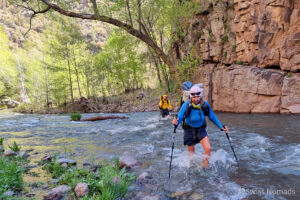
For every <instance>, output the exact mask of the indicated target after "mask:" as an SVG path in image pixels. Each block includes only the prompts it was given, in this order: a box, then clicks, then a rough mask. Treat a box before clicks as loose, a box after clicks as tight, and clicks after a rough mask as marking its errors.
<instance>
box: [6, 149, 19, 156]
mask: <svg viewBox="0 0 300 200" xmlns="http://www.w3.org/2000/svg"><path fill="white" fill-rule="evenodd" d="M16 155H17V153H16V152H14V151H12V150H6V151H5V152H4V156H16Z"/></svg>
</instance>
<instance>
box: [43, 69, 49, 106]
mask: <svg viewBox="0 0 300 200" xmlns="http://www.w3.org/2000/svg"><path fill="white" fill-rule="evenodd" d="M47 70H48V69H47V65H46V64H44V75H45V87H46V91H45V92H46V105H47V108H48V110H49V87H48V73H47Z"/></svg>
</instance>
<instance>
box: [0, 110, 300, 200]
mask: <svg viewBox="0 0 300 200" xmlns="http://www.w3.org/2000/svg"><path fill="white" fill-rule="evenodd" d="M96 115H97V114H84V115H83V118H87V117H93V116H96ZM102 115H106V114H102ZM124 115H126V116H127V117H129V119H126V120H105V121H96V122H70V121H69V116H67V115H43V116H42V115H17V114H14V113H11V112H5V113H3V112H0V118H1V120H0V137H4V138H5V146H7V145H10V144H12V143H13V141H16V142H17V143H18V144H20V145H21V147H22V150H28V149H33V151H32V152H31V158H32V159H33V160H39V159H40V158H41V157H42V156H44V155H45V154H46V153H54V152H56V151H60V152H62V153H65V154H66V155H72V158H73V159H75V160H76V161H77V162H78V163H79V165H80V164H82V163H84V162H89V161H91V160H93V159H103V158H106V159H109V160H113V159H114V158H115V157H116V156H120V155H122V153H123V152H125V151H129V152H131V153H133V154H134V155H135V156H136V157H137V159H138V160H139V161H140V162H141V163H143V164H142V166H141V167H140V168H137V169H135V171H136V172H137V174H140V173H141V172H143V171H148V172H149V173H150V174H151V175H152V177H153V178H152V179H151V184H152V185H156V186H158V189H157V188H156V189H154V187H152V188H151V187H148V188H144V187H143V188H142V187H141V186H140V185H139V184H138V183H136V184H134V188H135V189H133V191H132V196H134V194H135V193H137V192H138V191H146V192H150V193H151V192H152V193H155V194H159V195H160V197H161V199H172V197H171V196H172V194H174V193H175V194H178V193H180V191H183V193H184V192H185V193H188V194H193V195H194V196H197V194H198V195H200V196H202V197H203V199H230V200H232V199H242V198H249V199H297V198H299V197H300V186H299V178H300V167H299V166H300V135H299V128H298V127H297V125H298V124H297V123H299V121H300V116H295V115H291V116H283V115H263V114H255V115H249V114H226V113H219V114H218V116H219V118H220V120H221V121H222V122H223V123H224V124H226V125H227V126H228V127H229V129H230V133H229V134H230V136H231V138H232V144H233V145H234V148H235V151H236V154H237V157H238V158H239V160H240V165H239V166H237V165H236V163H235V159H234V157H233V154H232V152H231V149H230V146H229V144H228V141H227V138H226V136H225V134H224V133H222V132H220V131H219V130H218V129H217V128H216V127H215V126H214V125H212V124H211V123H208V130H207V131H208V134H209V137H210V141H211V145H212V153H211V158H210V166H209V168H208V169H206V170H202V169H201V161H202V153H203V149H202V147H201V146H200V145H197V146H196V155H195V156H194V158H193V159H192V161H190V160H189V159H188V157H187V155H188V154H187V150H186V147H184V146H183V138H182V137H183V130H182V129H181V128H179V129H178V130H177V133H176V137H175V139H176V140H175V148H174V154H173V163H172V178H171V180H170V181H169V180H168V171H169V168H168V167H169V161H170V154H171V145H172V134H173V126H172V125H171V120H165V121H162V120H160V117H159V113H158V112H148V113H131V114H124ZM26 178H27V179H28V180H29V178H28V177H26ZM35 179H36V178H34V180H35ZM29 181H33V180H29ZM280 189H281V190H285V189H293V190H295V195H285V194H274V193H270V192H269V193H268V192H267V191H268V190H280ZM258 191H260V193H259V194H258ZM176 192H177V193H176ZM175 196H176V195H175ZM182 198H183V197H182ZM195 198H196V197H195ZM129 199H131V198H130V195H129Z"/></svg>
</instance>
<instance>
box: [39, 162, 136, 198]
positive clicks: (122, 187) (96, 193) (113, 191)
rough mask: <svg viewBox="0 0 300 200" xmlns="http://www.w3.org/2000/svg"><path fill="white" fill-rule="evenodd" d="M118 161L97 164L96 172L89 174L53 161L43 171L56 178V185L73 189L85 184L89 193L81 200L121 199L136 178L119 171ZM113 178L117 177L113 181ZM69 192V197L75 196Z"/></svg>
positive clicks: (87, 171) (84, 170) (131, 174)
mask: <svg viewBox="0 0 300 200" xmlns="http://www.w3.org/2000/svg"><path fill="white" fill-rule="evenodd" d="M118 163H119V162H118V159H117V160H116V163H115V164H114V165H113V164H107V163H105V164H104V163H99V166H101V167H99V169H98V171H96V172H95V173H94V172H91V171H89V170H88V169H79V168H76V167H73V166H69V167H68V168H63V167H61V166H60V165H59V164H57V163H56V161H55V159H54V160H53V161H52V162H51V163H49V164H47V165H45V166H44V169H45V170H46V171H47V172H49V173H50V174H51V176H52V177H53V178H58V180H59V181H58V184H66V185H69V186H70V187H71V188H72V189H74V188H75V187H76V185H77V183H80V182H83V183H87V184H88V187H89V193H88V194H87V195H86V196H84V197H83V198H82V199H84V200H85V199H86V200H87V199H97V200H113V199H117V198H121V197H123V196H124V195H125V194H126V192H127V188H128V186H129V185H130V184H131V183H132V181H133V180H134V179H135V178H136V177H135V175H134V174H133V173H128V172H126V170H125V168H123V169H121V170H120V169H119V164H118ZM114 177H119V179H118V180H117V181H114V180H113V179H114ZM73 191H74V190H71V193H72V194H71V196H74V197H75V194H74V192H73Z"/></svg>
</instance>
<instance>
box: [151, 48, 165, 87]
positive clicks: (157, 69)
mask: <svg viewBox="0 0 300 200" xmlns="http://www.w3.org/2000/svg"><path fill="white" fill-rule="evenodd" d="M148 51H149V53H150V55H151V58H152V60H153V62H154V66H155V69H156V74H157V78H158V80H159V84H160V85H161V84H162V81H161V77H160V70H159V65H158V63H157V61H156V59H155V56H154V55H153V53H152V51H151V49H150V48H149V47H148Z"/></svg>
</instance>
